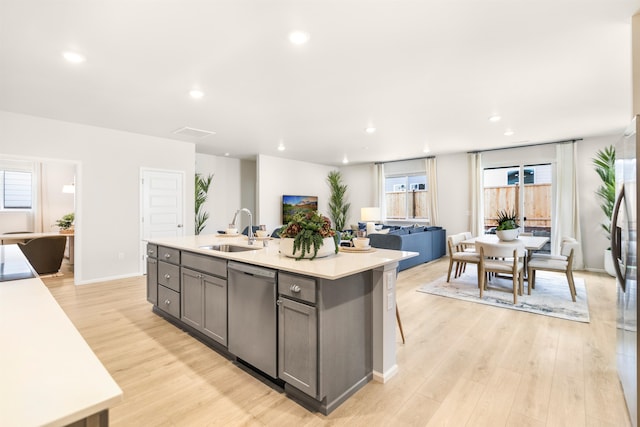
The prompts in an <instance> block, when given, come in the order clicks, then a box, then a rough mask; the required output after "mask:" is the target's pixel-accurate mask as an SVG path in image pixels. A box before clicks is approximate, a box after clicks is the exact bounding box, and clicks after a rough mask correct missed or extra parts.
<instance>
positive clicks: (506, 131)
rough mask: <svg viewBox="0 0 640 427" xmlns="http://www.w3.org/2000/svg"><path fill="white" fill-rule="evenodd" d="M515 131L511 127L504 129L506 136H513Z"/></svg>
mask: <svg viewBox="0 0 640 427" xmlns="http://www.w3.org/2000/svg"><path fill="white" fill-rule="evenodd" d="M513 133H514V132H513V131H512V130H511V129H507V130H505V131H504V136H511V135H513Z"/></svg>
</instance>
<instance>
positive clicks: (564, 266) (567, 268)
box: [527, 239, 580, 302]
mask: <svg viewBox="0 0 640 427" xmlns="http://www.w3.org/2000/svg"><path fill="white" fill-rule="evenodd" d="M579 247H580V243H579V242H578V241H577V240H575V239H563V240H562V243H561V245H560V255H549V254H533V255H532V256H531V258H530V259H529V262H528V265H527V269H528V272H527V273H528V278H529V295H531V289H532V288H533V289H535V284H536V271H537V270H544V271H555V272H560V273H564V274H565V276H566V277H567V283H568V285H569V293H570V294H571V300H572V301H573V302H576V285H575V282H574V280H573V260H574V254H575V251H576V250H577V248H579Z"/></svg>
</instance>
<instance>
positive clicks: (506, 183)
mask: <svg viewBox="0 0 640 427" xmlns="http://www.w3.org/2000/svg"><path fill="white" fill-rule="evenodd" d="M552 172H553V169H552V165H551V163H545V164H520V165H513V166H506V167H496V168H485V169H484V174H483V182H484V189H483V190H484V195H483V197H484V199H483V200H484V230H485V233H493V232H495V227H496V225H497V224H496V218H497V212H498V211H504V210H507V211H515V212H516V213H517V214H518V216H519V224H520V227H521V228H520V230H521V232H525V233H532V234H533V235H536V236H547V237H550V236H551V224H552V218H551V213H552V206H551V201H552V196H551V195H552V185H553V173H552Z"/></svg>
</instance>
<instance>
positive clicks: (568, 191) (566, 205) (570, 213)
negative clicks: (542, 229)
mask: <svg viewBox="0 0 640 427" xmlns="http://www.w3.org/2000/svg"><path fill="white" fill-rule="evenodd" d="M576 163H577V152H576V143H575V142H570V143H562V144H557V145H556V188H555V195H554V199H555V200H554V202H555V203H554V207H553V215H552V217H553V221H552V224H553V225H552V228H551V253H552V254H554V255H555V254H558V253H560V244H561V243H562V239H563V238H566V237H570V238H574V239H576V240H577V241H578V242H582V237H581V235H580V210H579V206H578V180H577V179H576ZM581 244H582V243H581ZM573 267H574V268H575V269H582V268H584V262H583V257H582V247H580V248H579V250H578V253H577V254H574V263H573Z"/></svg>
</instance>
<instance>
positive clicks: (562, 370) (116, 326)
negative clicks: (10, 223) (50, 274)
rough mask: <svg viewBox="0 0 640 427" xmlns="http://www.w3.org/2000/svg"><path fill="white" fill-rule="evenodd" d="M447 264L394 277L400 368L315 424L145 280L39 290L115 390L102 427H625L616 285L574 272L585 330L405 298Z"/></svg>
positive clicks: (50, 281)
mask: <svg viewBox="0 0 640 427" xmlns="http://www.w3.org/2000/svg"><path fill="white" fill-rule="evenodd" d="M447 263H448V261H447V260H445V259H444V258H443V259H442V260H439V261H436V262H433V263H430V264H425V265H422V266H418V267H414V268H412V269H409V270H406V271H403V272H402V273H400V275H399V278H398V294H397V300H398V306H399V308H400V313H401V316H402V322H403V326H404V331H405V335H406V339H407V342H406V344H404V345H403V344H402V342H401V340H400V337H399V333H398V337H397V342H398V350H397V359H398V365H399V373H398V374H397V375H396V376H395V377H394V378H392V379H391V381H389V382H388V383H387V384H384V385H383V384H379V383H376V382H370V383H369V384H367V385H366V386H365V387H364V388H363V389H362V390H360V391H359V392H358V393H356V394H355V395H354V396H352V397H351V398H350V399H349V400H348V401H347V402H345V403H344V404H343V405H342V406H340V407H339V408H338V409H336V410H335V411H334V412H333V413H331V414H330V415H329V416H326V417H325V416H323V415H320V414H317V413H311V412H308V411H307V410H305V409H303V408H302V407H300V406H298V405H297V404H296V403H294V402H293V401H291V400H290V399H288V398H287V397H285V396H284V395H283V394H281V393H279V392H277V391H275V390H273V389H272V388H270V387H269V386H267V385H265V384H263V383H262V382H260V381H259V380H257V379H255V378H254V377H253V376H251V375H249V374H248V373H246V372H245V371H243V370H241V369H240V368H238V367H237V366H235V365H234V364H233V363H232V362H230V361H229V360H227V359H225V358H224V357H222V356H220V355H218V354H217V353H216V352H215V351H212V350H210V349H209V348H208V347H206V346H205V345H203V344H202V343H200V342H199V341H197V340H195V339H193V338H192V337H190V336H189V335H188V334H186V333H185V332H183V331H181V330H179V329H178V328H176V327H174V326H172V325H171V324H169V323H168V322H166V321H165V320H163V319H161V318H160V317H158V316H156V315H155V314H153V313H152V312H151V305H150V304H149V303H147V301H146V299H145V278H144V277H139V278H132V279H125V280H116V281H110V282H104V283H97V284H92V285H84V286H78V287H76V286H74V285H73V280H72V277H73V276H72V273H71V274H69V273H68V274H66V275H65V276H63V277H55V278H47V279H44V282H45V283H46V284H47V286H48V287H49V289H50V290H51V292H52V293H53V295H54V297H55V298H56V299H57V300H58V302H59V303H60V305H61V306H62V308H63V309H64V310H65V312H66V313H67V315H68V316H69V318H70V319H71V320H72V321H73V323H74V324H75V325H76V327H77V328H78V329H79V330H80V332H81V333H82V335H83V336H84V337H85V339H86V340H87V342H88V343H89V345H90V346H91V347H92V348H93V350H94V352H95V353H96V354H97V356H98V357H99V358H100V360H101V361H102V362H103V364H104V365H105V366H106V368H107V369H108V370H109V372H110V373H111V375H112V376H113V377H114V379H115V380H116V381H117V383H118V384H119V385H120V387H121V388H122V389H123V391H124V398H123V400H122V402H121V403H120V404H118V405H117V406H115V407H114V408H113V409H112V410H111V411H110V421H111V425H113V426H207V425H225V426H234V425H250V426H253V425H255V426H261V425H276V426H314V425H333V426H342V425H345V426H346V425H348V426H396V425H398V426H404V425H407V426H413V425H415V426H439V425H449V426H492V427H493V426H616V427H618V426H628V425H630V423H629V419H628V415H627V411H626V408H625V405H624V401H623V397H622V391H621V388H620V384H619V382H618V379H617V374H616V367H615V281H614V279H612V278H610V277H609V276H606V275H604V274H594V273H583V272H578V273H576V276H577V277H583V278H584V279H585V282H586V287H587V290H588V300H589V310H590V315H591V323H589V324H583V323H577V322H571V321H567V320H561V319H554V318H550V317H546V316H539V315H534V314H528V313H523V312H519V311H514V310H507V309H501V308H495V307H490V306H486V305H481V304H474V303H470V302H464V301H457V300H453V299H449V298H444V297H439V296H433V295H428V294H424V293H419V292H416V289H417V288H418V287H419V286H420V285H421V284H423V283H426V282H428V281H431V280H432V279H435V278H437V277H440V276H442V275H444V274H446V269H447V265H448V264H447ZM567 298H569V291H568V290H567ZM43 357H46V355H43Z"/></svg>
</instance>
